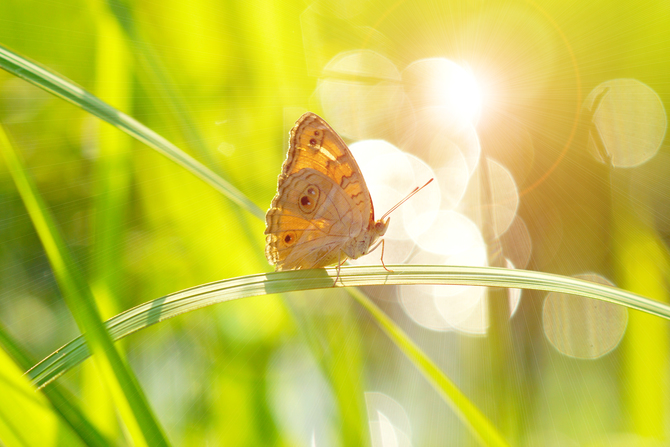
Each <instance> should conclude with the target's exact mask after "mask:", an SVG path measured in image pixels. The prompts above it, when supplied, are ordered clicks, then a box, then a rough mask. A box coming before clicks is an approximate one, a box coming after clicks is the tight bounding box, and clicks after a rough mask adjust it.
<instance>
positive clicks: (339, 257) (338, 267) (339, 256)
mask: <svg viewBox="0 0 670 447" xmlns="http://www.w3.org/2000/svg"><path fill="white" fill-rule="evenodd" d="M341 257H342V252H339V253H338V255H337V276H336V277H335V282H334V283H333V287H335V286H336V285H337V280H338V279H340V267H342V264H344V263H345V262H347V258H344V261H342V262H340V259H341ZM342 285H344V283H342Z"/></svg>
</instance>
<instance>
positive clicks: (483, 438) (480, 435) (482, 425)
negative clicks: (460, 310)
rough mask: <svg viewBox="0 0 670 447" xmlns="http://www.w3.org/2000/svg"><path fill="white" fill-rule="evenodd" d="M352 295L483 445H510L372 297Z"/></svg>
mask: <svg viewBox="0 0 670 447" xmlns="http://www.w3.org/2000/svg"><path fill="white" fill-rule="evenodd" d="M349 293H350V294H351V295H352V296H353V297H354V298H355V299H356V301H358V302H359V303H360V304H361V306H363V307H364V308H365V310H367V311H368V312H370V314H371V315H372V316H373V317H374V319H375V320H377V324H379V326H381V328H382V330H383V331H384V332H385V333H386V335H388V337H389V338H390V339H391V340H392V341H393V343H395V345H396V346H397V347H398V349H400V350H401V351H402V353H403V354H405V355H406V356H407V358H408V359H409V360H410V361H411V362H412V363H413V364H414V366H416V367H417V369H419V371H421V373H422V374H423V376H424V377H426V379H428V381H429V382H430V384H431V385H432V386H433V388H435V390H437V392H438V393H439V394H440V396H441V397H442V399H444V401H445V402H446V403H447V404H448V405H449V406H450V407H451V409H452V410H453V411H454V413H456V415H457V416H458V417H459V418H460V419H461V421H462V422H463V423H464V424H465V426H466V427H468V428H469V429H470V432H471V433H472V434H473V435H474V436H475V437H477V439H479V441H480V443H481V444H482V445H487V446H500V447H502V446H506V445H508V443H507V441H505V439H504V438H503V437H502V435H501V434H500V432H498V430H496V428H495V427H494V426H493V424H492V423H491V422H490V421H489V420H488V419H487V418H486V416H484V415H483V414H482V413H481V412H480V411H479V409H478V408H477V407H476V406H475V405H474V404H473V403H472V402H470V400H469V399H468V398H467V397H466V396H465V395H464V394H463V393H461V390H459V389H458V387H457V386H456V385H455V384H454V383H453V382H452V381H451V380H449V378H448V377H447V376H445V375H444V374H443V373H442V371H440V369H439V368H438V367H437V365H436V364H435V363H434V362H433V361H432V360H431V359H430V357H428V356H427V355H426V354H425V353H424V352H423V351H422V350H421V348H419V347H418V346H417V345H416V344H415V343H414V342H413V341H412V339H411V338H409V337H408V336H407V334H405V332H404V331H403V330H402V329H400V327H399V326H398V325H397V324H395V323H394V322H393V320H391V319H390V318H389V317H388V316H387V315H386V314H385V313H384V312H383V311H382V310H381V309H380V308H379V307H377V305H376V304H375V303H373V302H372V301H371V300H370V298H368V297H367V296H366V295H365V294H364V293H362V292H361V291H360V290H359V289H356V288H350V289H349Z"/></svg>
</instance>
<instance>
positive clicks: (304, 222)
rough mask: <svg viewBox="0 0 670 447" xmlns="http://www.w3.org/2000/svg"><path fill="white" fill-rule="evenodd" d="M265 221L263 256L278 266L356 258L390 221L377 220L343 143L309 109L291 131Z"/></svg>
mask: <svg viewBox="0 0 670 447" xmlns="http://www.w3.org/2000/svg"><path fill="white" fill-rule="evenodd" d="M265 221H266V229H265V234H266V235H267V236H266V248H265V254H266V257H267V259H268V261H269V262H270V263H271V264H273V265H275V269H276V270H292V269H306V268H319V267H325V266H327V265H332V264H336V263H337V264H340V263H342V262H344V260H345V259H347V258H351V259H356V258H358V257H360V256H362V255H364V254H366V253H368V252H369V251H371V249H374V247H373V244H374V243H375V241H377V239H379V237H381V236H383V235H384V233H385V232H386V229H387V228H388V223H389V219H386V220H378V221H375V219H374V208H373V206H372V199H371V198H370V193H369V191H368V188H367V185H366V184H365V180H364V179H363V175H362V174H361V171H360V169H359V167H358V164H357V163H356V160H355V159H354V157H353V155H352V154H351V152H350V151H349V148H348V147H347V145H346V144H345V143H344V141H343V140H342V138H340V136H339V135H338V134H337V133H336V132H335V131H334V130H333V129H332V128H331V127H330V126H329V125H328V124H327V123H326V122H325V121H324V120H323V119H322V118H320V117H319V116H317V115H316V114H314V113H310V112H308V113H305V114H304V115H303V116H301V117H300V118H299V119H298V121H297V122H296V124H295V126H294V127H293V129H291V132H290V137H289V150H288V154H287V155H286V160H285V161H284V164H283V165H282V172H281V174H280V175H279V178H278V184H277V194H276V195H275V197H274V199H273V200H272V204H271V206H270V209H269V210H268V212H267V214H266V216H265Z"/></svg>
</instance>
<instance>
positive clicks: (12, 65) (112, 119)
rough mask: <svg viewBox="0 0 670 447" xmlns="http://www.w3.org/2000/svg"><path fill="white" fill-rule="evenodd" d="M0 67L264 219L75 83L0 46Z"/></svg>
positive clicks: (247, 202)
mask: <svg viewBox="0 0 670 447" xmlns="http://www.w3.org/2000/svg"><path fill="white" fill-rule="evenodd" d="M0 68H2V69H4V70H6V71H8V72H10V73H12V74H13V75H15V76H18V77H20V78H21V79H25V80H26V81H28V82H30V83H31V84H33V85H35V86H37V87H39V88H41V89H44V90H46V91H47V92H49V93H51V94H53V95H56V96H58V97H59V98H62V99H64V100H66V101H68V102H70V103H72V104H74V105H76V106H78V107H81V108H82V109H84V110H86V111H87V112H89V113H91V114H93V115H95V116H97V117H98V118H100V119H102V120H104V121H106V122H108V123H109V124H111V125H112V126H114V127H117V128H119V129H121V130H122V131H123V132H125V133H127V134H128V135H130V136H132V137H133V138H136V139H138V140H139V141H141V142H143V143H145V144H146V145H148V146H149V147H152V148H153V149H156V150H157V151H158V152H160V153H161V154H163V155H165V156H166V157H168V158H170V159H172V160H173V161H175V162H176V163H178V164H179V165H180V166H183V167H184V168H186V169H187V170H188V171H190V172H192V173H193V174H195V175H196V176H198V177H199V178H200V179H202V180H203V181H205V182H206V183H208V184H209V185H211V186H213V187H214V188H215V189H216V190H217V191H220V192H221V193H223V195H225V196H226V197H228V198H229V199H230V200H232V201H233V202H235V203H237V204H238V205H240V206H241V207H242V208H244V209H246V210H247V211H249V212H250V213H251V214H253V215H254V216H256V217H259V218H261V219H264V218H265V212H264V211H263V210H262V209H260V208H259V207H258V206H257V205H256V204H255V203H253V202H252V201H251V200H249V199H248V198H247V196H245V195H244V194H242V192H240V191H239V190H238V189H237V188H235V187H234V186H233V185H231V184H230V183H228V182H226V181H225V180H223V179H222V178H221V177H220V176H218V175H216V174H215V173H214V172H213V171H212V170H211V169H209V168H207V167H205V166H204V165H202V164H201V163H199V162H198V161H197V160H195V159H194V158H193V157H191V156H190V155H188V154H186V153H185V152H184V151H182V150H181V149H179V148H178V147H177V146H175V145H174V144H172V143H170V142H169V141H168V140H166V139H165V138H163V137H161V136H160V135H158V134H157V133H156V132H154V131H153V130H151V129H149V128H148V127H146V126H144V125H143V124H141V123H139V122H138V121H136V120H135V119H133V118H131V117H130V116H128V115H126V114H125V113H123V112H121V111H119V110H117V109H115V108H114V107H112V106H110V105H109V104H107V103H105V102H103V101H101V100H100V99H99V98H98V97H96V96H95V95H93V94H91V93H89V92H88V91H86V90H84V89H83V88H81V87H79V86H77V85H76V84H75V83H73V82H72V81H70V80H68V79H65V78H64V77H62V76H60V75H57V74H55V73H52V72H51V71H49V70H47V69H46V68H44V67H41V66H40V65H39V64H37V63H36V62H33V61H29V60H28V59H26V58H25V57H23V56H20V55H18V54H16V53H15V52H13V51H11V50H10V49H8V48H5V47H3V46H0Z"/></svg>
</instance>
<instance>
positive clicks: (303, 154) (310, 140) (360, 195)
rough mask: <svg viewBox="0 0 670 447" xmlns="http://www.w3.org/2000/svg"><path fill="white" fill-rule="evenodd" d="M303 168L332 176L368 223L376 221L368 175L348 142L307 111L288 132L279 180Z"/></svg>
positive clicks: (366, 224) (281, 180) (366, 223)
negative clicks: (362, 169)
mask: <svg viewBox="0 0 670 447" xmlns="http://www.w3.org/2000/svg"><path fill="white" fill-rule="evenodd" d="M304 168H311V169H315V170H317V171H319V172H321V173H323V174H324V175H326V176H327V177H329V178H330V179H332V180H333V181H334V182H335V183H336V184H337V185H339V186H340V188H342V189H343V190H344V192H345V193H346V194H347V195H348V196H349V197H351V199H352V200H353V202H354V205H355V206H356V208H357V209H358V210H359V212H360V213H361V215H363V216H364V217H365V218H366V220H367V221H366V222H364V224H365V226H366V227H367V226H369V224H370V223H374V210H373V207H372V200H371V199H370V192H369V191H368V187H367V185H366V184H365V179H364V178H363V174H361V170H360V168H359V167H358V164H357V163H356V160H355V159H354V157H353V155H351V152H350V151H349V148H348V147H347V145H346V143H345V142H344V141H343V140H342V138H341V137H340V136H339V135H338V134H337V132H335V131H334V130H333V128H332V127H330V126H329V125H328V123H326V122H325V121H324V120H323V118H321V117H320V116H318V115H316V114H315V113H311V112H307V113H305V114H304V115H302V116H301V117H300V118H298V121H296V123H295V126H293V129H291V132H290V135H289V150H288V154H287V155H286V161H284V164H283V166H282V173H281V175H280V176H279V184H280V185H281V184H282V182H283V181H285V180H286V178H288V177H289V176H290V175H292V174H294V173H296V172H299V171H300V170H302V169H304Z"/></svg>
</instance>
